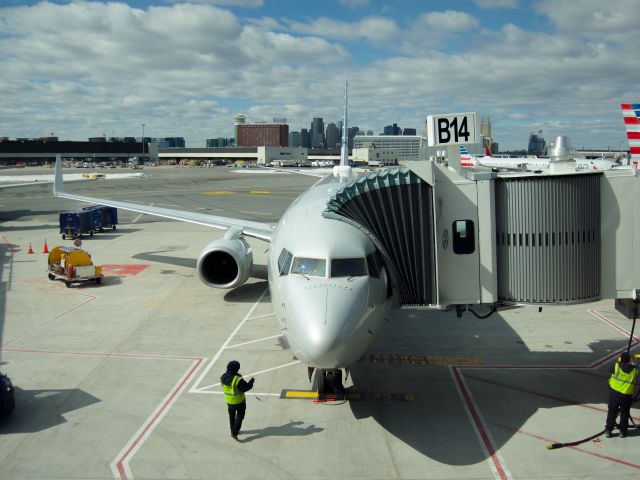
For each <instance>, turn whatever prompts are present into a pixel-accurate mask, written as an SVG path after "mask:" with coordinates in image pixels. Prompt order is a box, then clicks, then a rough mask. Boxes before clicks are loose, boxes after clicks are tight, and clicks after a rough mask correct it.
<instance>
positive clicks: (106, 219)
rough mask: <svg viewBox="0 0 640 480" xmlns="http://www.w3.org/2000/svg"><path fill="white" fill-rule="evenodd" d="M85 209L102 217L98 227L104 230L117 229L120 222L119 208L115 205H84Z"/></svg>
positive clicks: (99, 229)
mask: <svg viewBox="0 0 640 480" xmlns="http://www.w3.org/2000/svg"><path fill="white" fill-rule="evenodd" d="M82 209H83V210H86V211H90V212H92V214H93V215H96V216H98V217H99V218H100V220H99V221H100V226H99V227H98V228H97V229H96V230H98V231H100V232H102V231H103V230H104V229H105V228H111V229H112V230H115V229H116V225H117V224H118V209H117V208H115V207H107V206H106V205H91V206H89V207H83V208H82Z"/></svg>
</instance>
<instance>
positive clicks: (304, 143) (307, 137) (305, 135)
mask: <svg viewBox="0 0 640 480" xmlns="http://www.w3.org/2000/svg"><path fill="white" fill-rule="evenodd" d="M300 146H301V147H302V148H311V134H310V133H309V130H307V129H306V128H301V129H300Z"/></svg>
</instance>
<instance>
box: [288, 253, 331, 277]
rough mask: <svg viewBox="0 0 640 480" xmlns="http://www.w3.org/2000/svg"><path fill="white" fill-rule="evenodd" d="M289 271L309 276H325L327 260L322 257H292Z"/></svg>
mask: <svg viewBox="0 0 640 480" xmlns="http://www.w3.org/2000/svg"><path fill="white" fill-rule="evenodd" d="M291 273H298V274H300V275H307V276H310V277H325V276H326V275H327V261H326V260H325V259H324V258H304V257H296V258H294V259H293V267H292V268H291Z"/></svg>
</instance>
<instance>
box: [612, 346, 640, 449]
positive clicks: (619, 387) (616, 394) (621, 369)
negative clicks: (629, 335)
mask: <svg viewBox="0 0 640 480" xmlns="http://www.w3.org/2000/svg"><path fill="white" fill-rule="evenodd" d="M630 360H631V359H630V357H629V353H628V352H624V353H623V354H622V355H620V358H618V361H617V362H616V363H615V364H614V365H613V368H612V369H611V378H609V409H608V412H607V422H606V424H605V427H604V428H605V431H604V435H605V437H607V438H610V437H611V432H612V431H613V428H614V427H615V421H616V416H617V415H618V410H620V437H622V438H624V437H626V436H627V428H628V427H629V412H630V410H631V403H632V401H633V394H634V392H635V388H634V387H635V381H636V377H637V374H638V372H637V370H636V368H635V367H634V366H633V365H632V364H631V363H630Z"/></svg>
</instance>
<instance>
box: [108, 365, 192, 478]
mask: <svg viewBox="0 0 640 480" xmlns="http://www.w3.org/2000/svg"><path fill="white" fill-rule="evenodd" d="M201 363H202V358H198V359H197V360H196V361H195V363H194V365H193V366H192V367H191V370H190V371H189V373H188V374H187V376H186V377H185V378H183V379H182V382H180V384H179V385H178V386H177V387H176V388H175V389H174V390H173V392H172V393H171V395H170V396H169V398H168V399H167V400H166V401H165V402H164V403H163V404H162V407H160V410H158V411H157V412H156V414H155V415H154V416H153V418H152V419H151V420H150V421H149V422H147V424H146V425H145V427H144V429H143V430H142V432H140V435H138V436H137V438H136V439H135V441H134V442H133V443H132V444H131V445H130V446H129V448H128V449H127V451H126V452H125V453H124V455H122V458H120V460H118V463H116V466H117V468H118V472H119V473H120V478H122V479H123V480H124V479H126V478H127V475H126V473H125V471H124V462H125V461H126V460H127V457H128V456H129V454H130V453H131V451H132V450H133V449H134V448H135V447H136V446H137V445H138V444H139V443H140V441H141V440H142V437H144V436H145V435H146V433H147V432H148V431H149V429H150V428H151V427H152V425H153V424H154V423H155V422H156V420H157V419H158V417H159V416H160V415H161V414H162V412H163V411H164V410H165V409H166V408H167V405H169V404H170V403H171V402H172V401H173V399H174V398H175V397H176V395H178V393H179V392H180V390H182V388H183V387H184V385H185V384H186V383H187V382H188V381H189V380H190V379H191V376H192V375H193V374H194V373H195V372H196V370H197V369H198V367H200V364H201Z"/></svg>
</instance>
